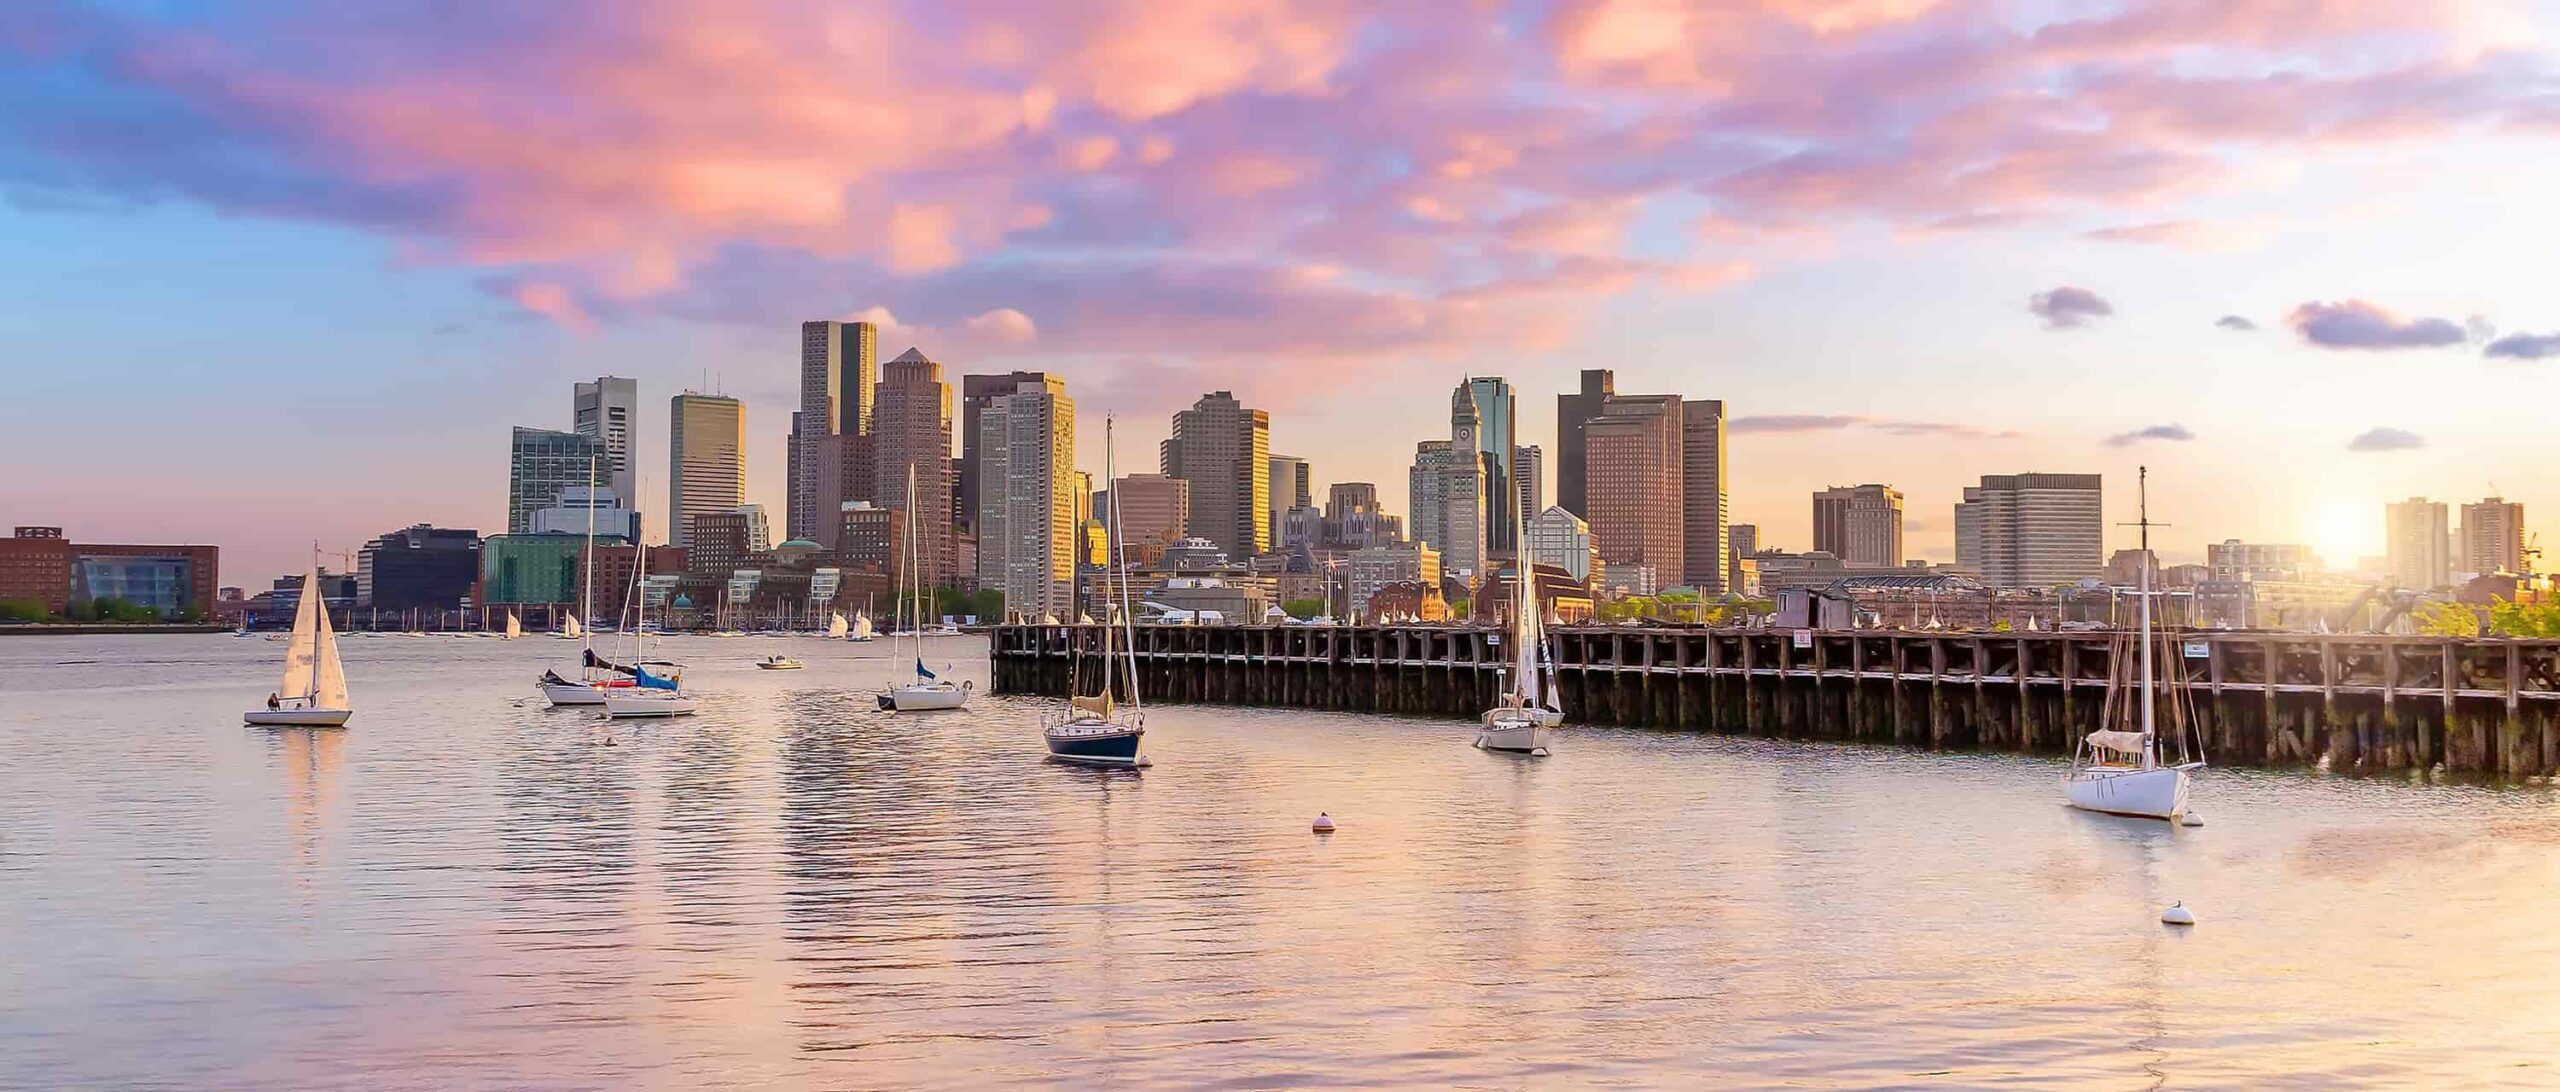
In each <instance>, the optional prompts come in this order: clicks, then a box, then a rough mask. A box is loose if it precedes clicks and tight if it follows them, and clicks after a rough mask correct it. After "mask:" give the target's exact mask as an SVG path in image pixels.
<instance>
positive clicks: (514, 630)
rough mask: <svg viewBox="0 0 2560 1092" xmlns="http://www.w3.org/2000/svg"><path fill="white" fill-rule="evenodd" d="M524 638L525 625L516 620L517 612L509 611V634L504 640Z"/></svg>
mask: <svg viewBox="0 0 2560 1092" xmlns="http://www.w3.org/2000/svg"><path fill="white" fill-rule="evenodd" d="M522 636H524V623H523V622H520V621H517V620H516V612H514V611H508V612H507V632H506V633H505V635H504V636H503V638H502V639H504V640H509V641H512V640H515V639H516V638H518V637H522Z"/></svg>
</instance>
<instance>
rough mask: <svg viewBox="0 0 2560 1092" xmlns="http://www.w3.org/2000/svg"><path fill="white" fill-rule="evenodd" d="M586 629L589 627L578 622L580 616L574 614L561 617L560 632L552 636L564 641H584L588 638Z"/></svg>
mask: <svg viewBox="0 0 2560 1092" xmlns="http://www.w3.org/2000/svg"><path fill="white" fill-rule="evenodd" d="M586 630H587V627H585V626H582V625H579V624H578V616H577V615H574V614H572V615H568V616H566V617H563V618H561V619H560V632H558V633H555V634H552V636H554V637H558V638H560V639H561V640H563V641H583V640H586V638H587V632H586Z"/></svg>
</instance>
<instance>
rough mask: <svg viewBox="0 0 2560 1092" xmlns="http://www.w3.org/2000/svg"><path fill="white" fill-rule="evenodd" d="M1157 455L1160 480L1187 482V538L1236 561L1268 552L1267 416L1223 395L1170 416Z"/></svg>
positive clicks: (1215, 394)
mask: <svg viewBox="0 0 2560 1092" xmlns="http://www.w3.org/2000/svg"><path fill="white" fill-rule="evenodd" d="M1159 450H1160V452H1161V462H1162V464H1163V465H1162V469H1163V471H1164V474H1165V476H1166V477H1169V478H1180V479H1182V480H1184V481H1187V482H1190V483H1191V519H1190V522H1189V523H1188V524H1187V525H1186V529H1187V531H1188V533H1189V534H1191V535H1193V536H1195V537H1198V538H1205V539H1208V540H1209V541H1211V542H1215V543H1217V544H1218V545H1220V546H1222V547H1225V548H1226V551H1227V552H1228V553H1229V554H1232V555H1234V556H1236V557H1252V556H1254V555H1255V554H1259V553H1262V552H1264V551H1267V550H1269V549H1270V548H1271V415H1270V414H1267V413H1264V412H1263V411H1261V410H1258V409H1246V408H1245V407H1244V405H1243V404H1242V403H1240V402H1238V401H1236V396H1235V395H1234V394H1233V393H1230V392H1228V391H1212V392H1210V393H1208V394H1204V395H1201V396H1200V400H1199V401H1197V402H1194V403H1192V404H1191V408H1190V409H1187V410H1183V411H1182V412H1180V413H1176V414H1174V415H1173V435H1171V436H1168V437H1166V438H1165V441H1164V444H1163V446H1162V447H1161V448H1160V449H1159Z"/></svg>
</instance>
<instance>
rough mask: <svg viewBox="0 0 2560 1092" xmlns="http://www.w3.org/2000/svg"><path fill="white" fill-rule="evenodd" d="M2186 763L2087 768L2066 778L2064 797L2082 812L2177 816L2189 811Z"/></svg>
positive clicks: (2138, 815) (2152, 817) (2141, 816)
mask: <svg viewBox="0 0 2560 1092" xmlns="http://www.w3.org/2000/svg"><path fill="white" fill-rule="evenodd" d="M2188 770H2189V767H2186V766H2162V767H2158V768H2155V769H2149V770H2130V769H2128V770H2108V769H2103V768H2083V769H2079V770H2075V771H2073V772H2072V774H2071V776H2069V777H2067V778H2065V779H2063V782H2062V793H2063V796H2064V797H2065V798H2066V799H2068V800H2070V801H2071V806H2072V807H2075V808H2079V809H2080V810H2082V811H2096V812H2105V813H2106V814H2109V815H2129V816H2133V817H2135V818H2138V819H2175V818H2177V817H2178V816H2180V815H2184V814H2186V810H2187V791H2188V786H2189V779H2188V777H2187V772H2188Z"/></svg>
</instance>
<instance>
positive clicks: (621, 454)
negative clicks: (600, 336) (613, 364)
mask: <svg viewBox="0 0 2560 1092" xmlns="http://www.w3.org/2000/svg"><path fill="white" fill-rule="evenodd" d="M639 429H640V383H639V381H638V380H632V379H622V378H618V377H615V376H610V375H604V376H597V377H596V380H595V382H593V383H580V384H577V385H576V387H575V389H574V391H573V393H572V396H571V399H570V404H569V431H571V432H574V433H577V434H578V435H580V436H585V437H588V438H590V439H594V440H597V441H600V442H602V443H603V444H604V463H605V466H606V468H607V473H606V475H605V481H604V483H603V484H606V485H610V486H612V487H613V495H614V496H616V497H620V498H622V501H623V503H625V504H627V505H630V506H631V507H632V508H633V509H634V510H635V511H636V510H637V509H638V508H639V501H640V482H639V476H638V471H639V465H638V464H637V463H636V462H634V461H633V460H634V458H635V456H634V455H633V452H634V450H635V448H634V446H633V441H634V439H636V438H637V436H638V434H639ZM635 541H636V539H635Z"/></svg>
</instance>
